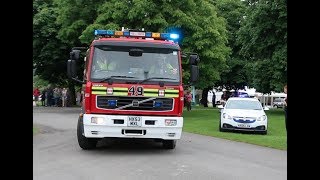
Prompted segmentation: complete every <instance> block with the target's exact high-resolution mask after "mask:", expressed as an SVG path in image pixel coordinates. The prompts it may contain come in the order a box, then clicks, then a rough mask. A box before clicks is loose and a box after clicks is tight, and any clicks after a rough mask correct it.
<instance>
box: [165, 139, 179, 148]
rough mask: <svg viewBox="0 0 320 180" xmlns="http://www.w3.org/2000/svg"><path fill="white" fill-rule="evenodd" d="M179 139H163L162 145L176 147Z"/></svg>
mask: <svg viewBox="0 0 320 180" xmlns="http://www.w3.org/2000/svg"><path fill="white" fill-rule="evenodd" d="M176 143H177V140H163V142H162V145H163V148H165V149H174V148H175V147H176Z"/></svg>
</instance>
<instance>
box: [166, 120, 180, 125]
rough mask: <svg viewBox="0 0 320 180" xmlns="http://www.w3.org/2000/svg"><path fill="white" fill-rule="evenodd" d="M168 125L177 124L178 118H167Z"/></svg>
mask: <svg viewBox="0 0 320 180" xmlns="http://www.w3.org/2000/svg"><path fill="white" fill-rule="evenodd" d="M164 122H165V125H166V126H176V125H177V120H176V119H166V120H165V121H164Z"/></svg>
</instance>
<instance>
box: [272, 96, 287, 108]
mask: <svg viewBox="0 0 320 180" xmlns="http://www.w3.org/2000/svg"><path fill="white" fill-rule="evenodd" d="M284 104H285V102H284V98H276V99H274V101H273V104H272V106H273V107H274V108H283V107H284Z"/></svg>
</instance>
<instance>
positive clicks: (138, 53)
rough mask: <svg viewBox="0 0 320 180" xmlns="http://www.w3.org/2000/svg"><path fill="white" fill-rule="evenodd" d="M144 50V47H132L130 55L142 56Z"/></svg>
mask: <svg viewBox="0 0 320 180" xmlns="http://www.w3.org/2000/svg"><path fill="white" fill-rule="evenodd" d="M142 54H143V50H142V49H130V51H129V56H136V57H137V56H142Z"/></svg>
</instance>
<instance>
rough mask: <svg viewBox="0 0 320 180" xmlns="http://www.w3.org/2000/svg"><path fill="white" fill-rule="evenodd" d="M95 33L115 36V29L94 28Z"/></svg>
mask: <svg viewBox="0 0 320 180" xmlns="http://www.w3.org/2000/svg"><path fill="white" fill-rule="evenodd" d="M94 35H95V36H102V35H107V36H113V35H114V31H113V30H94Z"/></svg>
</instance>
